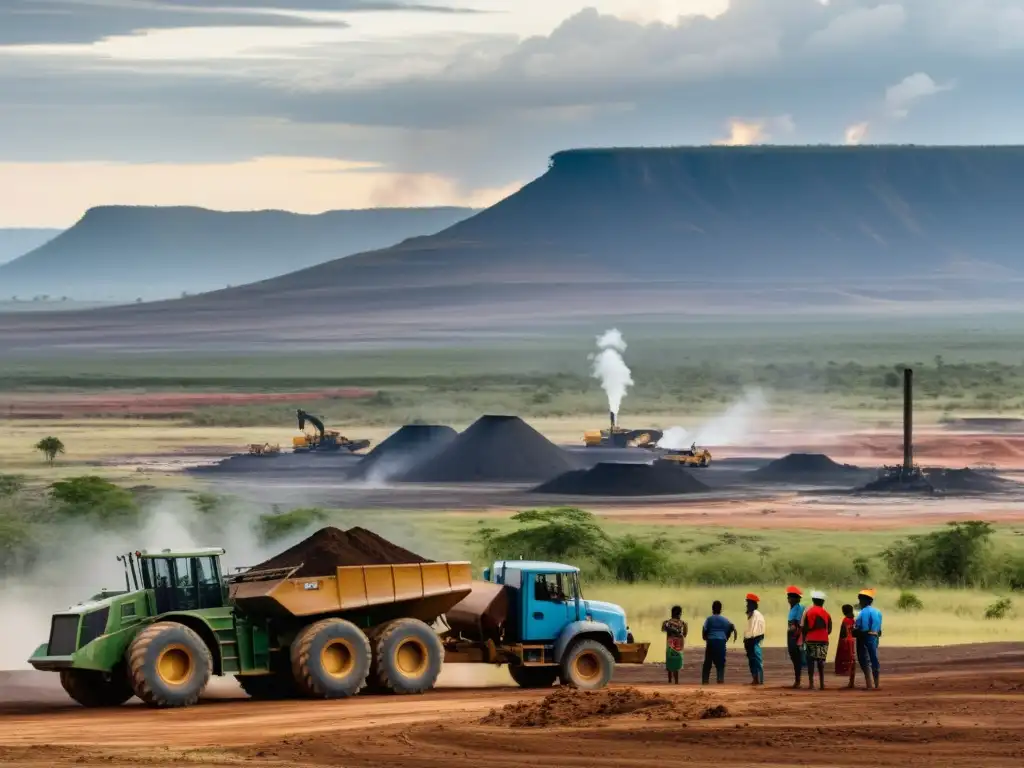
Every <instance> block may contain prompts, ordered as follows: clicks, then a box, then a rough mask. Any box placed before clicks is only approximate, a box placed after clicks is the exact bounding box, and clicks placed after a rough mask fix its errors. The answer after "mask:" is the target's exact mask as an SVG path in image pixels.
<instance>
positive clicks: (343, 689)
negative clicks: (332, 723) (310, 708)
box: [291, 619, 371, 699]
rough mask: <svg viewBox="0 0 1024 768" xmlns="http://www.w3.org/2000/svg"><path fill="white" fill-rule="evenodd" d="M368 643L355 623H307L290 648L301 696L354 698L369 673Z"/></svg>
mask: <svg viewBox="0 0 1024 768" xmlns="http://www.w3.org/2000/svg"><path fill="white" fill-rule="evenodd" d="M370 657H371V654H370V641H369V640H368V639H367V638H366V635H365V634H363V631H362V630H361V629H359V627H357V626H356V625H355V624H353V623H352V622H350V621H345V620H344V619H324V620H322V621H317V622H315V623H313V624H310V625H309V626H308V627H306V628H304V629H303V630H302V631H301V632H299V634H298V635H297V636H296V637H295V640H294V641H293V642H292V645H291V667H292V674H293V675H294V677H295V683H296V686H297V688H298V690H299V693H301V694H302V695H304V696H309V697H310V698H314V699H340V698H343V697H345V696H354V695H355V694H357V693H358V692H359V689H360V688H362V687H363V684H364V683H365V682H366V676H367V675H368V674H369V672H370Z"/></svg>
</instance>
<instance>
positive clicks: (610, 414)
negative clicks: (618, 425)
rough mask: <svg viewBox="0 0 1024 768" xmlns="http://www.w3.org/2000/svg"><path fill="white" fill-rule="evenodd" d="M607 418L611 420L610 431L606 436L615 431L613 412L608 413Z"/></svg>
mask: <svg viewBox="0 0 1024 768" xmlns="http://www.w3.org/2000/svg"><path fill="white" fill-rule="evenodd" d="M608 418H609V419H610V420H611V424H612V429H611V432H609V433H608V434H609V435H610V434H612V432H614V431H615V411H608Z"/></svg>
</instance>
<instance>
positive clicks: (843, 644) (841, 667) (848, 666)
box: [836, 603, 857, 688]
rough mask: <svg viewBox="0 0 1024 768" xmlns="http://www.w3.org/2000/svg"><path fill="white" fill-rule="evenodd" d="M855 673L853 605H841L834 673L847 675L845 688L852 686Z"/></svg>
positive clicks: (841, 675)
mask: <svg viewBox="0 0 1024 768" xmlns="http://www.w3.org/2000/svg"><path fill="white" fill-rule="evenodd" d="M856 673H857V639H856V638H855V637H854V636H853V606H852V605H850V604H849V603H847V604H846V605H844V606H843V621H842V623H841V624H840V625H839V645H838V646H837V647H836V675H837V676H838V677H849V678H850V683H849V685H847V686H846V687H847V688H853V687H854V685H853V681H854V676H855V675H856Z"/></svg>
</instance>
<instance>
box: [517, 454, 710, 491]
mask: <svg viewBox="0 0 1024 768" xmlns="http://www.w3.org/2000/svg"><path fill="white" fill-rule="evenodd" d="M706 490H708V486H706V485H705V484H704V483H702V482H701V481H700V480H698V479H697V478H696V477H694V476H693V475H691V474H690V473H689V471H687V470H685V469H683V468H681V467H677V466H674V465H672V464H668V463H664V462H657V461H656V462H654V464H613V463H600V464H595V465H594V466H593V467H591V468H590V469H578V470H575V471H572V472H566V473H565V474H563V475H559V476H558V477H556V478H555V479H554V480H550V481H548V482H546V483H544V484H543V485H539V486H537V487H536V488H534V489H533V491H532V492H533V493H550V494H560V495H567V496H667V495H672V494H677V493H700V492H701V491H706Z"/></svg>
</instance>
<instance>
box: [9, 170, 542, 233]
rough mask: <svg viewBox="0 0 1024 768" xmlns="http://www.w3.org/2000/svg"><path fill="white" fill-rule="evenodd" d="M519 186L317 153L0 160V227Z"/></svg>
mask: <svg viewBox="0 0 1024 768" xmlns="http://www.w3.org/2000/svg"><path fill="white" fill-rule="evenodd" d="M520 186H522V185H521V183H511V184H507V185H505V186H503V187H500V188H490V189H468V188H465V187H464V186H463V185H462V184H461V183H460V182H459V181H458V180H457V179H452V178H449V177H446V176H442V175H440V174H415V173H413V174H410V173H399V172H395V171H389V170H387V169H386V168H381V167H380V166H379V165H377V164H375V163H365V162H350V161H344V160H334V159H328V158H318V157H259V158H254V159H252V160H248V161H244V162H238V163H174V164H171V163H133V164H128V163H103V162H78V163H2V162H0V227H13V226H32V225H39V224H40V223H50V224H53V223H56V224H57V225H59V226H68V225H70V224H72V223H74V221H76V220H77V219H78V218H79V217H80V216H81V214H82V212H83V211H85V210H86V209H87V208H89V207H92V206H95V205H117V204H134V205H198V206H202V207H206V208H214V209H227V210H264V209H284V210H290V211H296V212H299V213H321V212H323V211H328V210H336V209H341V208H365V207H376V206H382V207H389V206H396V207H405V206H432V205H464V206H467V207H471V208H483V207H487V206H489V205H493V204H494V203H496V202H497V201H498V200H501V199H502V198H504V197H507V196H508V195H510V194H512V193H513V192H515V191H516V190H517V189H518V188H519V187H520ZM56 190H59V191H60V193H59V194H55V191H56ZM40 212H45V215H44V216H42V217H41V214H40Z"/></svg>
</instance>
